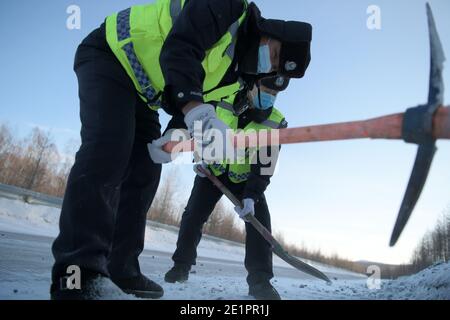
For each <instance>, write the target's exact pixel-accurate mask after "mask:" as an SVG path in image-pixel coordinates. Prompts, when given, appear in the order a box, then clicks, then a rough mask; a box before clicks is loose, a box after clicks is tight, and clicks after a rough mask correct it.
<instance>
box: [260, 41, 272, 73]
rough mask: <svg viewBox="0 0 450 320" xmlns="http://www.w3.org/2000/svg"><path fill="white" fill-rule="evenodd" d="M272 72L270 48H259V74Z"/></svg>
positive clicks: (267, 46)
mask: <svg viewBox="0 0 450 320" xmlns="http://www.w3.org/2000/svg"><path fill="white" fill-rule="evenodd" d="M270 70H272V62H271V61H270V47H269V45H268V44H265V45H262V46H259V52H258V71H257V72H258V73H269V72H270Z"/></svg>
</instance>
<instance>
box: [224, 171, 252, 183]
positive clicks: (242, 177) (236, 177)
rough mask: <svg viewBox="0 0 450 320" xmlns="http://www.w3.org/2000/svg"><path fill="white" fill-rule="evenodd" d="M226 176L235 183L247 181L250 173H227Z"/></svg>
mask: <svg viewBox="0 0 450 320" xmlns="http://www.w3.org/2000/svg"><path fill="white" fill-rule="evenodd" d="M228 176H229V177H230V178H232V179H234V180H237V181H245V180H248V177H249V176H250V172H248V173H241V174H237V173H234V172H232V171H229V172H228Z"/></svg>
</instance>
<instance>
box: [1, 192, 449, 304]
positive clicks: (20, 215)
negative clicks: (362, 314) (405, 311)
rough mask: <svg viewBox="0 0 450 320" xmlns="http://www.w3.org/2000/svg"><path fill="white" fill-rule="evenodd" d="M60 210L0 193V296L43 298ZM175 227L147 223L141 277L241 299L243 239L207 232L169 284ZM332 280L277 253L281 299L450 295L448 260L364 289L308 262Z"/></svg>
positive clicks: (181, 291) (179, 296)
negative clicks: (191, 262) (183, 278)
mask: <svg viewBox="0 0 450 320" xmlns="http://www.w3.org/2000/svg"><path fill="white" fill-rule="evenodd" d="M58 218H59V210H58V209H55V208H49V207H45V206H39V205H30V204H25V203H23V202H21V201H19V200H8V199H3V198H0V299H5V300H9V299H48V298H49V292H48V291H49V284H50V270H51V266H52V263H53V257H52V255H51V244H52V242H53V239H54V238H55V236H56V235H57V232H58V227H57V225H58ZM176 238H177V229H176V228H174V227H167V226H161V225H157V224H149V225H148V226H147V229H146V243H145V250H144V252H143V253H142V255H141V257H140V263H141V269H142V271H143V273H144V274H146V275H147V276H149V277H150V278H151V279H153V280H155V281H157V282H158V283H160V284H161V285H162V286H163V287H164V290H165V295H164V297H163V299H171V300H174V299H176V300H198V299H201V300H206V299H225V300H246V299H250V297H249V296H248V295H247V290H248V289H247V284H246V281H245V277H246V270H245V268H244V266H243V261H244V247H243V246H242V245H241V244H237V243H232V242H230V241H224V240H220V239H217V238H212V237H205V238H204V239H202V241H201V243H200V245H199V250H198V254H199V258H198V259H197V265H196V266H194V267H193V270H192V273H191V274H190V276H189V281H188V282H186V283H183V284H179V283H177V284H168V283H165V282H164V280H163V277H164V273H165V272H166V271H167V270H168V269H169V268H170V267H171V266H172V260H171V254H172V252H173V251H174V249H175V243H176ZM307 262H308V263H311V264H313V265H314V266H315V267H317V268H319V269H320V270H321V271H323V272H325V273H326V274H327V275H328V276H329V277H330V278H331V279H332V280H333V284H332V285H327V284H325V283H324V282H323V281H321V280H317V279H314V278H312V277H310V276H308V275H306V274H303V273H301V272H299V271H298V270H295V269H294V268H292V267H291V266H289V265H287V264H286V263H285V262H284V261H282V260H281V259H279V258H278V257H274V273H275V278H274V279H273V281H272V282H273V284H274V286H275V287H276V288H277V290H278V291H279V292H280V294H281V296H282V298H283V299H292V300H304V299H308V300H317V299H328V300H347V299H445V300H449V299H450V263H441V264H438V265H435V266H432V267H430V268H428V269H426V270H424V271H422V272H420V273H418V274H416V275H413V276H410V277H404V278H400V279H398V280H395V281H382V282H381V286H380V288H378V289H369V288H368V285H367V278H366V276H364V275H360V274H355V273H352V272H350V271H346V270H342V269H339V268H335V267H331V266H327V265H322V264H319V263H315V262H312V261H307Z"/></svg>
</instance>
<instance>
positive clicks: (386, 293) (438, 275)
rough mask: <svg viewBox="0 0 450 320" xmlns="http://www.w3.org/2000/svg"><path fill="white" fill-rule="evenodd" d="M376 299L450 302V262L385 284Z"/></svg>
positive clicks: (375, 296)
mask: <svg viewBox="0 0 450 320" xmlns="http://www.w3.org/2000/svg"><path fill="white" fill-rule="evenodd" d="M373 298H374V299H389V300H450V262H447V263H443V262H442V263H437V264H435V265H433V266H431V267H429V268H427V269H425V270H422V271H421V272H419V273H417V274H415V275H412V276H407V277H401V278H398V279H396V280H392V281H388V282H384V284H382V288H381V290H380V291H379V292H375V294H374V296H373Z"/></svg>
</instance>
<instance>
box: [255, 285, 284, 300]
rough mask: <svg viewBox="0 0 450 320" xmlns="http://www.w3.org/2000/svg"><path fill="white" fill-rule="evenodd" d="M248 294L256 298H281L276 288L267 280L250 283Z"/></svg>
mask: <svg viewBox="0 0 450 320" xmlns="http://www.w3.org/2000/svg"><path fill="white" fill-rule="evenodd" d="M248 294H249V295H250V296H252V297H254V298H255V299H257V300H281V297H280V295H279V294H278V292H277V290H276V289H275V288H274V287H273V286H272V284H271V283H270V282H269V281H264V282H260V283H257V284H253V285H250V286H249V291H248Z"/></svg>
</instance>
